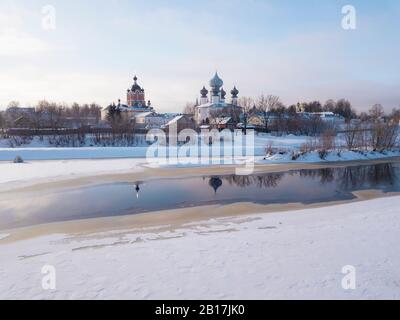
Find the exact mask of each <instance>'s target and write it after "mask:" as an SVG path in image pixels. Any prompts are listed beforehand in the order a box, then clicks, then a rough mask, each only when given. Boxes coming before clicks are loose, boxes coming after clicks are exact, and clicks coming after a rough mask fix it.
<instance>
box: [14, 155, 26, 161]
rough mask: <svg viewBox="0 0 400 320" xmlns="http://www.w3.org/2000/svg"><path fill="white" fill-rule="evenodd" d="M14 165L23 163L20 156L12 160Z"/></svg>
mask: <svg viewBox="0 0 400 320" xmlns="http://www.w3.org/2000/svg"><path fill="white" fill-rule="evenodd" d="M14 163H24V160H23V159H22V157H20V156H16V157H15V159H14Z"/></svg>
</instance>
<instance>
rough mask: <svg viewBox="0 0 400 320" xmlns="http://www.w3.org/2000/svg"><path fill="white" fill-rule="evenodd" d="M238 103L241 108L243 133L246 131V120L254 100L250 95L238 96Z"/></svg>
mask: <svg viewBox="0 0 400 320" xmlns="http://www.w3.org/2000/svg"><path fill="white" fill-rule="evenodd" d="M238 105H239V106H240V107H241V108H242V112H243V125H244V128H243V133H244V134H246V133H247V121H248V117H249V114H250V112H251V110H252V109H253V108H254V100H253V98H251V97H240V98H239V101H238Z"/></svg>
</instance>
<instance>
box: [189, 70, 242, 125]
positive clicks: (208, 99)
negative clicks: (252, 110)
mask: <svg viewBox="0 0 400 320" xmlns="http://www.w3.org/2000/svg"><path fill="white" fill-rule="evenodd" d="M223 84H224V82H223V81H222V79H221V78H220V77H219V76H218V73H215V75H214V77H213V78H212V79H211V80H210V91H208V90H207V89H206V87H205V86H203V89H201V91H200V94H201V98H200V104H199V105H197V106H196V108H195V118H196V121H197V123H198V124H209V123H210V120H211V119H210V118H211V116H213V113H215V114H218V113H220V114H221V115H224V116H225V117H226V116H231V114H232V113H234V112H238V113H240V112H241V110H242V109H241V107H240V106H239V105H238V94H239V91H238V89H236V87H234V88H233V89H232V90H231V101H230V103H227V102H226V91H225V90H224V88H223V87H222V86H223Z"/></svg>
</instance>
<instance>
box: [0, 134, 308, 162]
mask: <svg viewBox="0 0 400 320" xmlns="http://www.w3.org/2000/svg"><path fill="white" fill-rule="evenodd" d="M307 140H308V137H306V136H293V135H289V136H284V137H275V136H271V135H269V134H260V135H256V136H255V139H254V154H255V155H256V156H264V155H265V148H266V146H267V144H268V143H270V142H271V143H272V144H273V146H274V147H276V148H288V149H293V148H294V149H298V148H300V146H301V145H302V144H303V143H305V142H306V141H307ZM147 149H148V146H147V145H141V146H135V147H88V146H86V147H76V148H60V147H51V146H49V145H48V144H45V143H42V144H41V143H39V142H38V141H36V140H34V142H32V144H28V145H24V146H22V147H18V148H9V147H7V143H6V142H4V141H3V142H1V141H0V161H12V160H14V158H15V157H16V156H21V157H22V158H23V159H24V160H67V159H104V158H107V159H109V158H145V157H146V152H147Z"/></svg>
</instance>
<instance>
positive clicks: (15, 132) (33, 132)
mask: <svg viewBox="0 0 400 320" xmlns="http://www.w3.org/2000/svg"><path fill="white" fill-rule="evenodd" d="M147 131H148V130H147V129H140V128H137V129H134V130H133V131H127V130H113V129H110V128H79V129H69V128H59V129H21V128H11V129H7V130H4V131H3V134H5V135H9V136H51V135H74V134H124V133H125V134H126V133H133V134H146V133H147Z"/></svg>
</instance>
